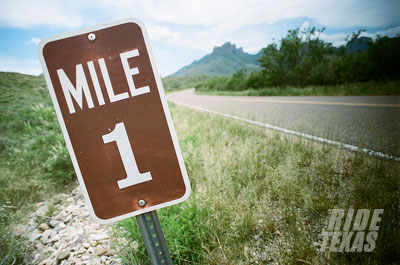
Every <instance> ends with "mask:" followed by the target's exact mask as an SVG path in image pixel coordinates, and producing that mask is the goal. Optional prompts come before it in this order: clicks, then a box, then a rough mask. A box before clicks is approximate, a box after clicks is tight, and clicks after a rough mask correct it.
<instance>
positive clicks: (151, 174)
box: [38, 19, 191, 223]
mask: <svg viewBox="0 0 400 265" xmlns="http://www.w3.org/2000/svg"><path fill="white" fill-rule="evenodd" d="M38 51H39V58H40V61H41V64H42V68H43V71H44V75H45V78H46V82H47V85H48V87H49V91H50V94H51V98H52V101H53V104H54V108H55V110H56V113H57V117H58V120H59V123H60V126H61V129H62V132H63V135H64V138H65V141H66V144H67V147H68V150H69V153H70V156H71V160H72V162H73V165H74V168H75V171H76V174H77V177H78V180H79V183H80V185H81V187H82V190H83V194H84V196H85V199H86V203H87V205H88V208H89V210H90V213H91V216H92V217H93V219H94V220H95V221H97V222H100V223H110V222H114V221H118V220H122V219H124V218H127V217H131V216H135V215H138V214H143V213H145V212H149V211H153V210H157V209H159V208H163V207H166V206H170V205H173V204H177V203H179V202H182V201H184V200H186V199H187V198H188V197H189V195H190V192H191V189H190V184H189V179H188V177H187V173H186V169H185V165H184V162H183V158H182V155H181V151H180V148H179V144H178V139H177V137H176V133H175V130H174V127H173V123H172V119H171V115H170V112H169V109H168V104H167V101H166V98H165V95H164V89H163V87H162V83H161V80H160V77H159V75H158V72H157V69H156V65H155V63H154V58H153V55H152V52H151V47H150V43H149V39H148V36H147V32H146V29H145V28H144V26H143V24H142V23H141V22H140V21H138V20H136V19H124V20H119V21H116V22H111V23H107V24H104V25H99V26H95V27H92V28H88V29H83V30H79V31H75V32H71V33H65V34H61V35H56V36H53V37H49V38H47V39H44V40H43V41H42V42H41V43H40V44H39V48H38ZM140 200H144V202H145V205H144V206H139V201H140Z"/></svg>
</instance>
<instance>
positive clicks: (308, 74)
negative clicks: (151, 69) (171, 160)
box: [196, 28, 400, 96]
mask: <svg viewBox="0 0 400 265" xmlns="http://www.w3.org/2000/svg"><path fill="white" fill-rule="evenodd" d="M322 33H323V30H316V29H315V28H311V29H307V30H303V31H301V32H300V30H299V29H295V30H289V31H288V34H287V36H286V37H284V38H282V39H281V40H280V42H279V45H278V44H276V43H273V44H270V45H268V46H267V47H265V48H264V49H263V50H262V53H261V56H260V58H259V59H258V61H259V63H260V69H258V70H255V71H252V72H250V73H248V72H247V71H246V69H240V70H238V71H237V72H235V73H234V74H233V75H232V76H219V77H215V78H212V79H210V80H207V81H205V82H202V83H201V84H198V85H196V91H197V92H199V93H212V94H222V93H225V94H231V95H238V94H241V95H260V96H264V95H293V96H296V95H385V94H387V95H394V94H396V95H398V94H400V88H399V87H400V86H399V84H400V70H399V69H400V59H399V58H400V36H398V37H395V38H389V37H379V36H378V37H377V38H376V39H375V40H372V39H370V38H367V37H360V34H361V33H362V31H358V32H357V33H354V34H353V36H352V37H348V39H347V42H346V44H345V45H343V46H341V47H339V48H336V47H333V46H332V44H331V43H328V42H325V41H324V40H322V39H321V38H320V35H321V34H322ZM390 82H392V83H390ZM376 86H377V87H379V89H378V88H377V87H376ZM215 91H222V92H215Z"/></svg>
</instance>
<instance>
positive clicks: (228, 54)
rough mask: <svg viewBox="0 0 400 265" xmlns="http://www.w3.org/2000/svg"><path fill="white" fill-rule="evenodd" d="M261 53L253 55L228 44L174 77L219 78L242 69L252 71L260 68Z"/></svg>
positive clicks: (178, 72)
mask: <svg viewBox="0 0 400 265" xmlns="http://www.w3.org/2000/svg"><path fill="white" fill-rule="evenodd" d="M260 55H261V52H259V53H257V54H255V55H252V54H249V53H246V52H244V51H243V49H242V48H241V47H240V48H236V45H234V44H231V43H230V42H226V43H225V44H224V45H222V46H221V47H215V48H214V50H213V52H212V53H210V54H208V55H206V56H204V57H203V58H201V59H200V60H197V61H194V62H193V63H191V64H190V65H187V66H185V67H183V68H181V69H180V70H178V71H177V72H175V73H174V74H172V76H176V77H184V76H218V75H232V74H233V73H234V72H236V71H237V70H239V69H241V68H246V69H248V70H249V71H252V70H254V69H256V68H258V67H259V63H258V61H257V59H258V58H259V57H260Z"/></svg>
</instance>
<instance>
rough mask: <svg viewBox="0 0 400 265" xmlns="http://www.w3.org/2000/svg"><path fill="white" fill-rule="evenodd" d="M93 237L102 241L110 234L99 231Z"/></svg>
mask: <svg viewBox="0 0 400 265" xmlns="http://www.w3.org/2000/svg"><path fill="white" fill-rule="evenodd" d="M91 238H92V239H93V240H96V241H101V240H104V239H108V238H109V236H108V235H107V234H106V233H98V234H93V235H92V236H91Z"/></svg>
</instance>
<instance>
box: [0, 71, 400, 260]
mask: <svg viewBox="0 0 400 265" xmlns="http://www.w3.org/2000/svg"><path fill="white" fill-rule="evenodd" d="M0 93H1V94H0V188H1V192H0V264H21V263H24V262H25V258H26V257H27V255H29V254H30V246H29V243H28V241H27V240H26V239H25V238H22V237H19V236H18V233H16V232H15V231H16V229H15V228H16V227H17V226H18V224H20V223H21V222H26V221H27V219H28V218H29V217H28V216H29V214H30V212H31V211H32V210H33V209H34V208H33V205H34V203H36V202H38V201H43V200H46V199H48V198H49V197H50V196H52V195H54V194H56V193H58V192H60V191H63V192H67V193H68V191H69V190H71V189H72V188H74V187H75V186H76V185H77V184H76V180H75V178H76V177H75V175H74V171H73V168H72V165H71V162H70V158H69V155H68V153H67V150H66V147H65V143H64V140H63V137H62V135H61V131H60V128H59V126H58V122H57V120H56V117H55V114H54V110H53V107H52V106H51V102H50V99H49V95H48V91H47V90H46V89H45V83H44V80H43V78H42V77H34V76H26V75H20V74H14V73H0ZM170 106H171V112H172V115H173V120H174V124H175V127H176V130H177V134H178V138H179V141H180V145H181V149H182V152H183V156H184V161H185V164H186V167H187V170H188V174H189V177H190V180H191V184H192V189H193V194H192V196H191V197H190V198H189V199H188V200H187V201H186V202H184V203H181V204H179V205H176V206H172V207H168V208H165V209H161V210H159V211H158V213H159V216H160V219H161V224H162V227H163V230H164V233H165V236H166V239H167V242H168V245H169V248H170V251H171V253H172V256H173V260H174V262H175V264H256V263H257V262H258V263H259V264H265V263H268V264H303V263H304V264H309V263H311V264H393V263H396V262H397V261H398V260H399V259H400V257H399V253H398V249H399V247H400V234H399V231H400V223H399V222H397V220H398V216H399V215H400V213H399V209H400V207H399V206H400V205H399V201H400V193H399V185H400V173H399V172H400V164H399V163H398V162H394V161H390V160H383V159H377V158H371V157H369V156H367V155H365V154H360V153H352V152H348V151H344V150H339V149H336V148H334V147H331V146H326V145H320V144H316V143H314V142H310V141H306V140H304V139H298V138H296V137H292V136H287V135H283V134H279V133H276V132H270V131H267V130H265V129H262V128H259V127H255V126H251V125H248V124H244V123H241V122H239V121H234V120H230V119H226V118H222V117H219V116H216V115H212V114H207V113H201V112H196V111H193V110H189V109H187V108H184V107H181V106H177V105H174V104H171V105H170ZM350 207H353V208H355V209H361V208H367V209H375V208H383V209H385V210H384V214H383V217H382V220H381V222H380V223H379V225H380V229H379V237H378V240H377V246H376V249H375V250H374V252H372V253H330V254H329V253H320V252H319V251H318V248H319V244H320V243H321V237H320V233H321V232H322V228H323V226H324V224H325V221H326V218H327V217H328V210H330V209H333V208H342V209H348V208H350ZM49 211H50V210H49ZM48 215H51V212H49V213H48ZM113 230H114V233H115V235H116V236H117V239H116V242H115V244H118V245H119V246H120V247H121V248H122V251H120V252H119V253H118V254H119V255H120V256H121V258H122V259H123V261H124V262H125V264H132V263H136V264H148V259H147V255H146V254H145V250H144V246H143V243H142V239H141V236H140V233H139V231H138V228H137V224H136V220H135V218H130V219H127V220H125V221H121V222H118V223H116V224H115V225H114V229H113Z"/></svg>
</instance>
